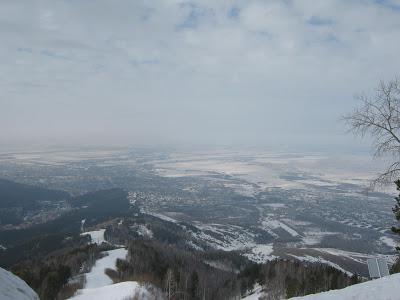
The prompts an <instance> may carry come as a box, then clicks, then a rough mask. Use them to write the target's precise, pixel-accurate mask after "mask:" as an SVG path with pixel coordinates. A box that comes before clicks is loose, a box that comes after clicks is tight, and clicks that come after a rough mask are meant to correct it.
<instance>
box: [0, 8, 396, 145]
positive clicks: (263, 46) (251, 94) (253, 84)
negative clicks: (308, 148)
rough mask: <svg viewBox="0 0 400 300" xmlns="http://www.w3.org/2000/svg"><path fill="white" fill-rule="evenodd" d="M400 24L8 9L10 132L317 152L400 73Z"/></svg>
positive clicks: (0, 121)
mask: <svg viewBox="0 0 400 300" xmlns="http://www.w3.org/2000/svg"><path fill="white" fill-rule="evenodd" d="M399 16H400V11H399V10H398V9H396V7H395V6H394V2H389V1H386V2H383V4H382V3H376V2H375V1H372V0H371V1H367V0H357V1H344V0H326V1H311V0H296V1H289V0H288V1H273V0H271V1H224V0H221V1H211V0H210V1H209V0H207V1H185V2H184V1H167V0H159V1H152V2H148V1H118V2H115V1H105V0H101V1H76V0H74V1H50V0H48V1H45V0H42V1H6V2H5V3H2V9H1V10H0V35H1V36H2V43H1V45H0V64H1V66H2V72H1V73H0V79H1V85H2V88H1V90H0V105H1V110H0V128H1V129H0V136H1V137H2V138H5V139H7V140H9V141H11V139H15V140H18V139H24V138H27V137H29V136H31V137H33V138H35V137H40V138H44V137H46V138H49V137H50V138H56V139H57V138H59V139H64V138H65V139H69V138H71V136H76V137H79V138H80V139H82V140H84V139H87V138H88V137H89V136H96V138H97V139H102V138H104V141H107V140H109V139H111V137H115V138H116V137H119V138H118V140H119V141H120V140H126V139H127V137H128V136H129V137H131V138H132V139H133V140H135V141H138V142H155V141H160V142H168V141H175V140H177V141H193V140H198V141H199V142H202V141H204V142H211V143H212V142H214V141H224V142H231V141H248V142H252V143H257V142H260V143H263V142H264V141H265V140H270V139H273V138H274V137H280V138H282V139H283V140H288V139H292V137H293V136H297V137H299V136H304V137H307V136H312V137H313V139H315V140H316V141H315V143H317V140H318V135H321V136H324V135H332V136H334V135H341V134H342V133H343V128H342V127H341V124H338V120H337V119H338V117H339V116H340V115H341V114H343V113H345V112H346V111H348V110H349V109H350V107H351V106H353V104H354V103H353V101H352V96H353V95H354V94H355V93H357V92H360V91H362V90H366V91H367V92H368V91H370V90H371V89H372V88H373V87H374V85H375V84H376V83H377V81H378V80H379V79H390V78H391V77H393V76H395V75H398V74H396V72H397V73H398V70H399V69H400V68H399V67H400V60H399V59H398V53H399V50H400V49H399V48H400V42H399V41H400V17H399ZM49 124H50V126H49ZM316 124H317V125H316Z"/></svg>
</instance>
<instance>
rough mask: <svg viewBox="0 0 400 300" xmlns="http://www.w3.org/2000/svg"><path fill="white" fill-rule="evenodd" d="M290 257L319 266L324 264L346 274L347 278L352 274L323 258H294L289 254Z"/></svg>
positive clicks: (308, 256)
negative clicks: (318, 264)
mask: <svg viewBox="0 0 400 300" xmlns="http://www.w3.org/2000/svg"><path fill="white" fill-rule="evenodd" d="M289 255H290V256H292V257H294V258H296V259H297V260H300V261H309V262H312V263H320V264H325V265H328V266H331V267H333V268H335V269H337V270H339V271H342V272H343V273H346V274H347V275H348V276H352V275H353V273H351V272H349V271H346V270H345V269H343V268H342V267H340V266H339V265H338V264H335V263H333V262H331V261H329V260H326V259H324V258H323V257H321V256H319V257H314V256H310V255H305V256H296V255H293V254H289Z"/></svg>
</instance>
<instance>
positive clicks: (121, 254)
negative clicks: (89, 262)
mask: <svg viewBox="0 0 400 300" xmlns="http://www.w3.org/2000/svg"><path fill="white" fill-rule="evenodd" d="M103 253H105V254H106V256H105V257H102V258H100V259H98V260H97V261H96V264H95V265H94V266H93V268H92V270H91V271H90V272H89V273H87V274H86V284H85V289H93V288H98V287H102V286H106V285H110V284H112V283H113V281H112V280H111V278H110V277H108V276H107V275H106V274H105V273H104V272H105V270H106V269H113V270H116V266H115V263H116V261H117V259H125V258H126V255H127V254H128V251H127V250H126V249H124V248H121V249H115V250H110V251H105V252H103Z"/></svg>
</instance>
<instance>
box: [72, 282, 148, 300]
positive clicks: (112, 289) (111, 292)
mask: <svg viewBox="0 0 400 300" xmlns="http://www.w3.org/2000/svg"><path fill="white" fill-rule="evenodd" d="M134 297H137V298H134ZM150 297H151V295H150V293H149V292H148V291H147V289H146V288H145V287H143V286H141V285H140V284H139V283H137V282H135V281H125V282H120V283H116V284H112V285H107V286H103V287H99V288H94V289H84V290H82V291H81V293H80V294H79V295H77V296H75V297H73V298H71V299H74V300H92V299H95V300H125V299H140V300H147V299H151V298H150Z"/></svg>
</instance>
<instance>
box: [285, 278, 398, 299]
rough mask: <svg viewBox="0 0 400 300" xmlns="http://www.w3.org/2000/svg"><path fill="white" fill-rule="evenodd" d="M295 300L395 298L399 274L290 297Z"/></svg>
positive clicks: (396, 296) (396, 297)
mask: <svg viewBox="0 0 400 300" xmlns="http://www.w3.org/2000/svg"><path fill="white" fill-rule="evenodd" d="M291 299H296V300H336V299H341V300H351V299H363V300H376V299H384V300H397V299H400V274H394V275H390V276H387V277H384V278H381V279H377V280H372V281H368V282H364V283H360V284H355V285H352V286H349V287H347V288H344V289H341V290H333V291H329V292H325V293H320V294H313V295H308V296H304V297H296V298H291Z"/></svg>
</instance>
